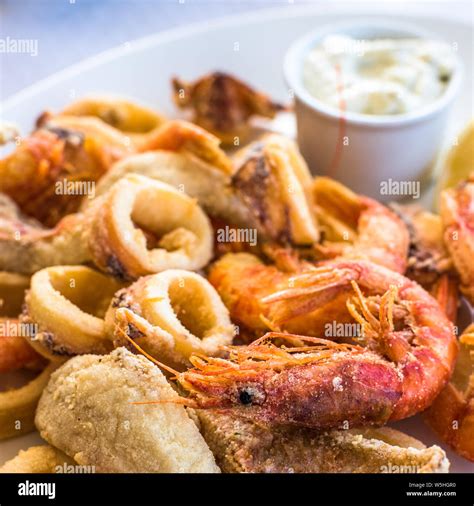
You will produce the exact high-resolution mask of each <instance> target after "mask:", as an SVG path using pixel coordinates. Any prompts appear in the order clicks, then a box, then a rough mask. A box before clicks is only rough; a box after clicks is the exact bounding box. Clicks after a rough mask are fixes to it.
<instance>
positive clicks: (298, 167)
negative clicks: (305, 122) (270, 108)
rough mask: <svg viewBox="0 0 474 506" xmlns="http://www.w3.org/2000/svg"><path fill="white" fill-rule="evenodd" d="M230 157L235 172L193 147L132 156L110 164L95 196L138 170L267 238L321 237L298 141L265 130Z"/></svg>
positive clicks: (306, 240)
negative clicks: (257, 138)
mask: <svg viewBox="0 0 474 506" xmlns="http://www.w3.org/2000/svg"><path fill="white" fill-rule="evenodd" d="M162 145H163V146H165V145H164V144H162ZM166 147H167V148H169V146H166ZM208 158H209V159H210V158H211V157H210V156H208ZM232 162H233V165H234V169H233V173H229V172H228V171H227V170H224V169H223V168H222V167H220V166H219V165H217V164H215V163H214V164H213V163H211V162H210V161H209V160H208V159H207V158H205V157H197V156H195V154H193V153H191V152H190V151H189V150H188V151H187V152H182V151H181V152H172V151H164V150H163V149H159V150H155V151H151V152H147V153H142V154H138V155H133V156H130V157H128V158H126V159H124V160H121V161H120V162H118V163H116V164H115V165H114V166H113V167H112V168H111V170H110V171H109V172H108V173H107V174H106V175H105V176H104V177H103V178H102V179H101V181H100V182H99V184H98V185H97V188H96V195H101V194H103V193H105V192H107V191H108V190H109V189H110V187H111V186H112V185H113V184H114V183H115V182H116V181H118V180H119V179H120V178H121V177H123V176H125V175H127V174H130V173H137V174H140V175H143V176H147V177H150V178H152V179H155V180H158V181H162V182H164V183H168V184H170V185H172V186H174V187H175V188H178V189H179V190H180V191H184V192H185V193H186V194H188V195H189V196H191V197H193V198H196V199H197V200H198V203H199V205H201V206H202V207H203V208H204V209H205V210H206V212H207V213H208V214H209V215H210V216H212V217H214V218H218V219H221V220H224V221H225V222H227V223H229V224H232V225H235V226H238V227H244V228H245V229H248V228H255V229H256V230H257V231H258V233H259V237H260V236H261V237H263V238H264V239H265V240H267V241H268V240H270V241H272V240H273V241H274V240H277V241H278V240H280V241H283V242H288V241H289V242H291V243H293V244H297V245H307V244H312V243H314V242H316V241H317V240H318V238H319V232H318V226H317V221H316V219H315V217H314V213H313V210H312V206H313V197H312V193H311V191H310V190H311V185H312V178H311V175H310V173H309V171H308V168H307V166H306V164H305V162H304V160H303V159H302V158H301V155H300V154H299V153H298V150H297V148H296V146H295V144H294V142H292V141H291V140H289V139H286V138H285V137H283V136H281V135H276V134H272V135H266V136H264V137H263V138H262V139H261V140H259V141H256V142H254V143H252V144H250V145H249V146H247V147H245V148H243V149H242V150H240V151H239V152H238V153H236V155H235V156H234V158H233V160H232ZM87 204H89V205H90V203H87V202H85V205H87Z"/></svg>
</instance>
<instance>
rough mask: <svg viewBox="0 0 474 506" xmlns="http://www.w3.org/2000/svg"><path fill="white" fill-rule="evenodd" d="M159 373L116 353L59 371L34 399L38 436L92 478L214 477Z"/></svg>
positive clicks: (203, 450)
mask: <svg viewBox="0 0 474 506" xmlns="http://www.w3.org/2000/svg"><path fill="white" fill-rule="evenodd" d="M177 398H178V395H177V394H176V393H175V392H174V390H173V389H172V388H171V387H170V386H169V384H168V383H167V381H166V379H165V377H164V376H163V375H162V373H161V372H160V370H159V369H158V368H157V367H156V366H154V365H153V364H152V363H151V362H150V361H148V360H147V359H146V358H144V357H142V356H136V355H133V354H132V353H130V352H129V351H127V350H126V349H125V348H118V349H117V350H115V351H113V352H112V353H111V354H110V355H107V356H102V357H101V356H96V355H83V356H81V357H75V358H73V359H71V360H70V361H68V362H67V363H66V364H65V365H64V366H62V367H61V368H60V369H59V370H58V371H57V372H56V374H54V375H53V377H52V378H51V381H50V383H49V384H48V386H47V388H46V389H45V391H44V393H43V396H42V397H41V400H40V403H39V406H38V410H37V414H36V426H37V427H38V430H39V431H40V433H41V436H42V437H43V438H44V439H46V441H48V442H49V443H51V444H52V445H53V446H56V447H57V448H59V449H61V450H62V451H64V452H65V453H66V454H67V455H69V456H70V457H73V458H74V460H75V461H76V462H77V463H78V464H81V465H93V466H95V469H96V471H97V472H135V473H146V472H149V473H154V472H155V473H156V472H162V473H163V472H175V473H179V472H182V473H186V472H188V473H198V472H210V473H212V472H219V468H218V467H217V466H216V464H215V462H214V457H213V456H212V453H211V452H210V450H209V448H208V447H207V445H206V443H205V441H204V440H203V438H202V436H201V435H200V434H199V431H198V429H197V428H196V426H195V425H194V423H193V422H192V420H191V419H190V418H189V416H188V415H187V414H186V411H185V409H184V408H183V407H182V406H179V405H177V404H173V403H170V402H167V403H160V404H156V405H134V404H132V403H133V402H143V401H156V400H173V399H174V400H176V399H177Z"/></svg>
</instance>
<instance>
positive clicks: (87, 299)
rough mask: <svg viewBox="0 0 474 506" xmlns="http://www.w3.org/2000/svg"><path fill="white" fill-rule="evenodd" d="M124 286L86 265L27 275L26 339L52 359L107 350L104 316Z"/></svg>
mask: <svg viewBox="0 0 474 506" xmlns="http://www.w3.org/2000/svg"><path fill="white" fill-rule="evenodd" d="M122 286H123V285H120V284H119V283H118V282H117V281H116V280H114V279H113V278H110V277H108V276H105V275H104V274H101V273H99V272H97V271H94V270H93V269H90V268H89V267H84V266H57V267H49V268H47V269H43V270H41V271H39V272H37V273H36V274H34V275H33V277H32V278H31V288H30V290H29V291H28V293H27V295H26V298H25V307H24V311H23V314H22V316H21V319H22V321H23V322H24V323H30V324H35V325H36V326H37V329H36V333H35V334H34V335H33V336H32V337H31V338H30V343H31V345H32V346H33V347H34V348H35V350H36V351H38V353H40V354H41V355H43V356H44V357H46V358H48V359H49V360H52V361H55V362H63V361H64V359H65V358H68V357H70V356H72V355H80V354H84V353H107V352H109V351H110V350H111V349H112V346H111V344H110V340H109V339H107V337H106V334H105V322H104V319H103V318H104V316H105V313H106V311H107V308H108V306H109V303H110V301H111V300H112V297H113V295H114V293H115V292H116V291H117V290H119V289H120V288H121V287H122Z"/></svg>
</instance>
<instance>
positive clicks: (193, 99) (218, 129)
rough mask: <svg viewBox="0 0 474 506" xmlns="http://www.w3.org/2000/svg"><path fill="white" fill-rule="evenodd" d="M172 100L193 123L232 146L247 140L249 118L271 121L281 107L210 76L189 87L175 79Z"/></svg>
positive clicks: (237, 83) (231, 81)
mask: <svg viewBox="0 0 474 506" xmlns="http://www.w3.org/2000/svg"><path fill="white" fill-rule="evenodd" d="M172 86H173V98H174V101H175V103H176V105H177V106H178V107H180V108H181V109H191V110H192V113H193V119H192V120H193V121H194V122H195V123H197V124H198V125H200V126H201V127H203V128H205V129H206V130H208V131H209V132H212V133H213V134H214V135H216V136H217V137H219V138H220V139H221V140H222V142H223V143H224V144H227V145H233V144H234V143H235V140H236V138H237V139H239V141H240V142H242V141H244V140H245V139H246V138H248V136H249V131H250V125H249V120H250V119H251V118H252V117H253V116H261V117H266V118H274V117H275V114H276V113H278V112H280V111H283V110H285V106H283V105H281V104H278V103H276V102H274V101H273V100H271V99H270V98H269V97H268V96H267V95H265V94H263V93H261V92H258V91H256V90H254V89H252V88H251V87H250V86H249V85H247V84H245V83H243V82H242V81H240V80H239V79H237V78H235V77H233V76H231V75H229V74H224V73H222V72H213V73H212V74H208V75H206V76H204V77H201V78H199V79H198V80H196V81H195V82H193V83H188V82H185V81H183V80H181V79H179V78H177V77H175V78H174V79H173V80H172Z"/></svg>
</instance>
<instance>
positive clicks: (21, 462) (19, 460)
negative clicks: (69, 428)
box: [0, 445, 76, 474]
mask: <svg viewBox="0 0 474 506" xmlns="http://www.w3.org/2000/svg"><path fill="white" fill-rule="evenodd" d="M75 464H76V463H75V461H74V460H73V459H71V458H70V457H68V456H67V455H66V454H65V453H63V452H62V451H61V450H58V449H57V448H54V446H50V445H42V446H30V448H28V450H20V451H19V453H18V455H15V457H13V458H12V459H10V460H8V461H7V462H5V464H3V465H2V466H1V467H0V473H34V474H37V473H48V474H49V473H57V472H62V471H58V469H64V468H65V467H66V466H68V465H75Z"/></svg>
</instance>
